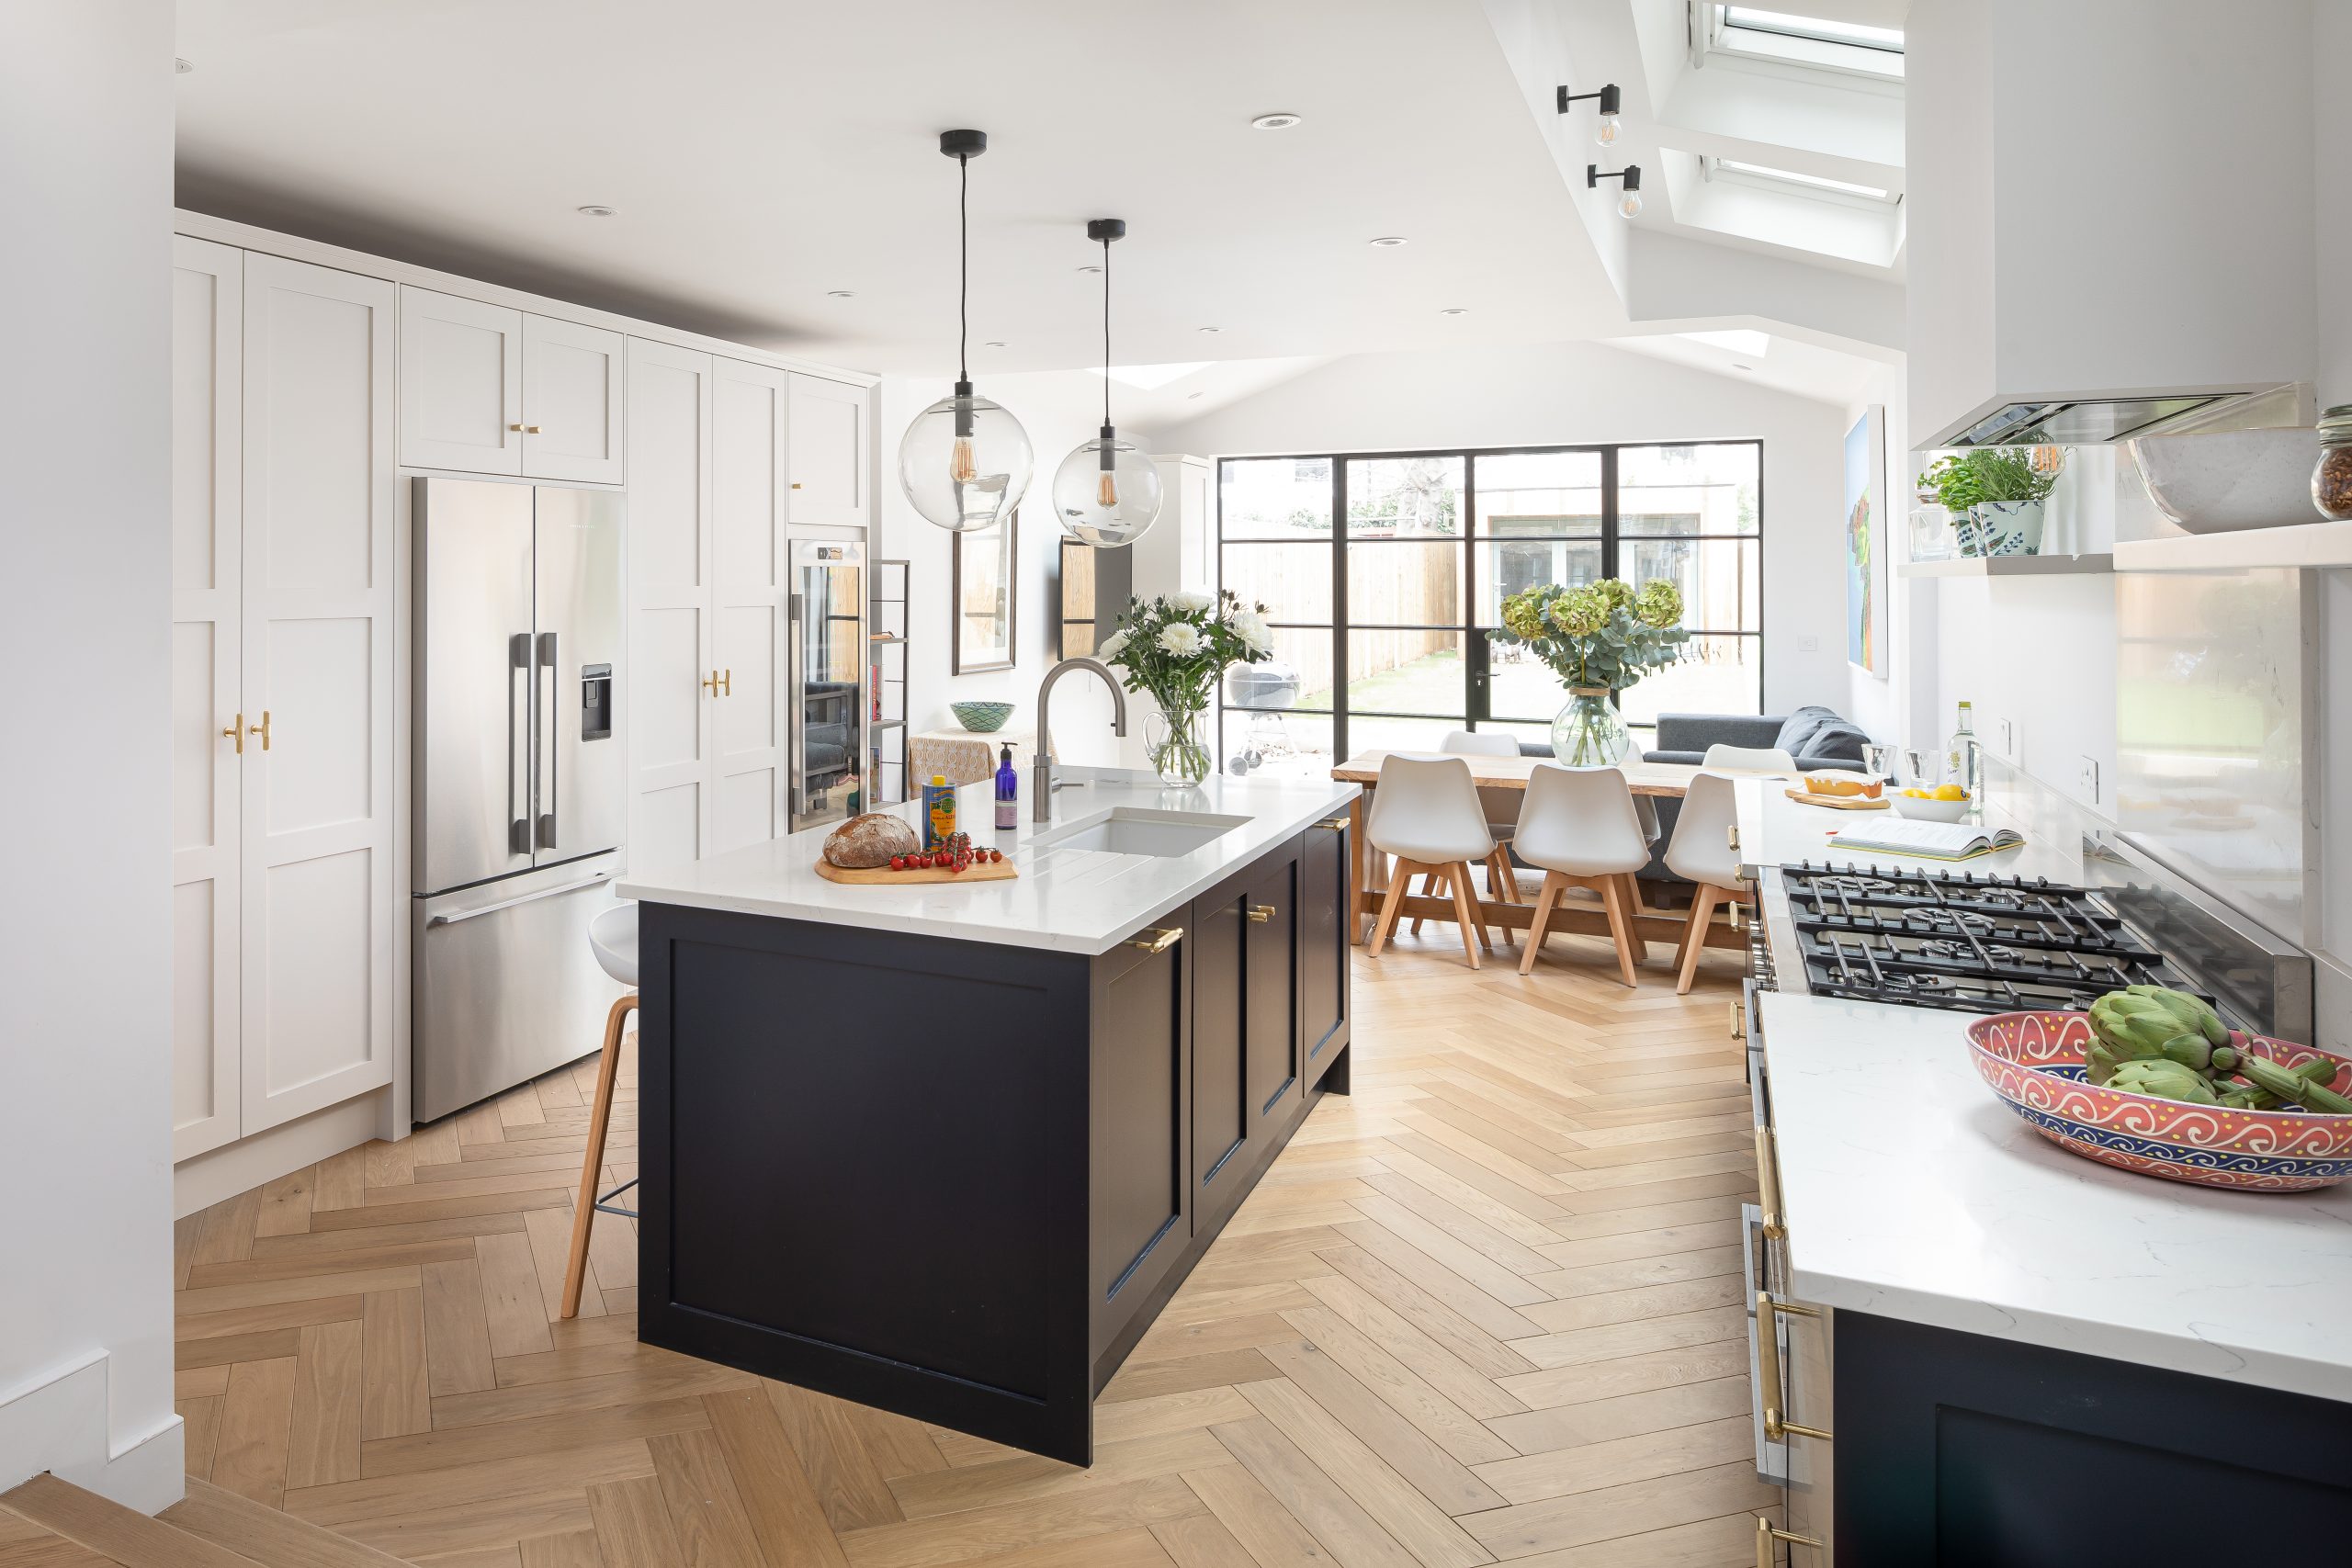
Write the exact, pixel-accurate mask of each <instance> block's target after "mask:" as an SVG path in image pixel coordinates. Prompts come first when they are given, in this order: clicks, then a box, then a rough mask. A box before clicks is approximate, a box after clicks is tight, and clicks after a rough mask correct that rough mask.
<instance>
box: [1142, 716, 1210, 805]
mask: <svg viewBox="0 0 2352 1568" xmlns="http://www.w3.org/2000/svg"><path fill="white" fill-rule="evenodd" d="M1144 739H1145V741H1146V743H1147V744H1148V746H1149V748H1150V750H1151V767H1152V772H1154V773H1158V774H1159V779H1160V782H1161V783H1162V784H1174V785H1176V786H1178V787H1180V788H1186V789H1189V788H1191V787H1193V785H1196V784H1199V783H1200V782H1201V781H1202V780H1203V779H1205V778H1207V777H1208V776H1209V741H1208V705H1207V704H1206V703H1203V704H1201V705H1199V706H1197V707H1175V708H1162V709H1156V710H1154V711H1153V712H1152V714H1151V715H1150V716H1148V718H1147V719H1146V721H1145V724H1144Z"/></svg>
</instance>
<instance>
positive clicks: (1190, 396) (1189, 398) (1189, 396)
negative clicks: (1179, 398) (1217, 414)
mask: <svg viewBox="0 0 2352 1568" xmlns="http://www.w3.org/2000/svg"><path fill="white" fill-rule="evenodd" d="M1200 395H1201V394H1200V393H1198V392H1187V393H1185V394H1184V400H1185V401H1186V402H1188V403H1189V402H1191V401H1192V400H1193V399H1194V398H1197V397H1199V396H1200Z"/></svg>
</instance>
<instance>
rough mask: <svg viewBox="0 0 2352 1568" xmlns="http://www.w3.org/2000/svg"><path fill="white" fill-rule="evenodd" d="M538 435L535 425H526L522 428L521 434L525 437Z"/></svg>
mask: <svg viewBox="0 0 2352 1568" xmlns="http://www.w3.org/2000/svg"><path fill="white" fill-rule="evenodd" d="M538 433H539V427H538V426H537V425H536V424H526V425H525V426H524V427H523V434H526V435H537V434H538Z"/></svg>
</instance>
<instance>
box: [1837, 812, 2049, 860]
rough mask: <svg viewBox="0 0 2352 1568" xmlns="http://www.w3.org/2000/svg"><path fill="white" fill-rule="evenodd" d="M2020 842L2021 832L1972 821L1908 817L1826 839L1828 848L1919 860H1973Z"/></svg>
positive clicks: (1853, 829)
mask: <svg viewBox="0 0 2352 1568" xmlns="http://www.w3.org/2000/svg"><path fill="white" fill-rule="evenodd" d="M2024 842H2025V835H2024V834H2022V833H2019V832H2017V831H2015V830H2014V829H2008V828H1984V827H1979V826H1978V825H1976V824H1975V823H1973V822H1915V821H1913V820H1911V819H1909V818H1891V819H1888V820H1883V821H1874V822H1872V823H1871V825H1870V826H1868V827H1860V826H1856V827H1852V828H1846V829H1840V830H1839V831H1838V833H1837V834H1836V836H1834V837H1833V838H1831V839H1830V840H1829V844H1830V847H1831V848H1832V849H1840V850H1873V851H1875V852H1878V853H1880V854H1883V855H1917V856H1918V857H1919V858H1920V859H1922V860H1974V859H1975V858H1976V857H1977V856H1979V855H1989V854H1992V853H1994V852H1996V851H1999V850H2013V849H2016V848H2017V847H2018V845H2020V844H2022V843H2024Z"/></svg>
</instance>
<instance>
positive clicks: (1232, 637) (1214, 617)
mask: <svg viewBox="0 0 2352 1568" xmlns="http://www.w3.org/2000/svg"><path fill="white" fill-rule="evenodd" d="M1095 651H1096V653H1097V655H1098V656H1099V657H1100V658H1101V659H1102V660H1103V662H1104V663H1106V664H1109V665H1112V666H1114V667H1115V668H1116V669H1117V670H1118V671H1119V672H1120V682H1121V683H1122V684H1123V685H1125V687H1126V689H1127V690H1128V691H1130V692H1143V693H1148V694H1150V696H1151V698H1152V700H1153V701H1154V702H1156V703H1158V704H1159V714H1160V722H1159V723H1157V724H1155V725H1154V727H1153V731H1154V733H1153V736H1152V742H1151V764H1152V766H1153V767H1154V768H1155V769H1157V770H1158V771H1159V775H1160V776H1161V777H1162V778H1164V779H1168V780H1170V782H1182V783H1189V784H1198V783H1199V782H1200V781H1201V780H1202V779H1204V778H1206V777H1207V776H1208V773H1209V750H1208V744H1207V740H1206V736H1205V729H1204V724H1203V716H1204V714H1206V713H1207V712H1208V706H1209V695H1210V694H1211V693H1213V692H1214V691H1216V683H1217V680H1218V678H1219V677H1220V676H1222V675H1223V674H1224V673H1225V671H1227V668H1229V667H1230V666H1232V665H1236V664H1255V663H1258V662H1259V661H1261V660H1265V659H1268V658H1270V657H1272V654H1273V651H1274V634H1273V632H1272V630H1270V629H1269V628H1268V627H1267V626H1266V607H1265V606H1264V605H1263V604H1256V605H1249V604H1242V603H1241V601H1240V600H1238V599H1237V598H1235V597H1234V595H1233V594H1231V593H1229V592H1227V593H1219V594H1208V593H1202V592H1191V591H1187V592H1182V593H1170V594H1167V595H1164V596H1163V597H1160V598H1157V599H1154V600H1152V601H1151V602H1150V603H1149V604H1146V603H1145V602H1144V601H1142V600H1140V599H1130V600H1128V601H1127V608H1126V611H1125V614H1123V615H1120V617H1119V626H1118V629H1117V630H1116V631H1114V632H1113V633H1112V634H1111V635H1110V636H1109V637H1105V638H1103V645H1102V647H1100V648H1099V649H1096V650H1095Z"/></svg>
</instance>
